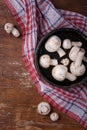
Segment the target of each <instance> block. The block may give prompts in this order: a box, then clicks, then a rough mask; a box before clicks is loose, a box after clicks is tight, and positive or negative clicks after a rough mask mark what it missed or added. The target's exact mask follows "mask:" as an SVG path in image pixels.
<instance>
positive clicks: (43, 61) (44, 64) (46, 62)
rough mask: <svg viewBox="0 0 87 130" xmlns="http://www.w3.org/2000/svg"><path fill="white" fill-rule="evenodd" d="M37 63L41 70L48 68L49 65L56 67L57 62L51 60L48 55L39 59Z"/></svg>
mask: <svg viewBox="0 0 87 130" xmlns="http://www.w3.org/2000/svg"><path fill="white" fill-rule="evenodd" d="M39 63H40V65H41V66H42V67H43V68H48V67H49V66H50V65H53V66H55V65H57V64H58V61H57V60H56V59H51V58H50V56H49V55H47V54H44V55H42V56H41V57H40V59H39Z"/></svg>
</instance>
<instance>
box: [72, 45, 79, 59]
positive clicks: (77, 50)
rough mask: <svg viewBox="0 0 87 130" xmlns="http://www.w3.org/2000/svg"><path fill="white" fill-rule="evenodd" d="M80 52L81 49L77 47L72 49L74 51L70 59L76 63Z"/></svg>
mask: <svg viewBox="0 0 87 130" xmlns="http://www.w3.org/2000/svg"><path fill="white" fill-rule="evenodd" d="M79 51H80V48H79V47H77V46H74V47H72V49H71V50H70V52H69V58H70V59H71V60H72V61H75V60H76V57H77V55H78V52H79Z"/></svg>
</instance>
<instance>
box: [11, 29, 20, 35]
mask: <svg viewBox="0 0 87 130" xmlns="http://www.w3.org/2000/svg"><path fill="white" fill-rule="evenodd" d="M12 34H13V36H15V37H19V36H20V32H19V31H18V29H16V28H13V30H12Z"/></svg>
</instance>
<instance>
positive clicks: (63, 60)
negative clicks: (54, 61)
mask: <svg viewBox="0 0 87 130" xmlns="http://www.w3.org/2000/svg"><path fill="white" fill-rule="evenodd" d="M61 63H62V64H63V65H65V66H67V65H69V59H68V58H65V59H62V60H61Z"/></svg>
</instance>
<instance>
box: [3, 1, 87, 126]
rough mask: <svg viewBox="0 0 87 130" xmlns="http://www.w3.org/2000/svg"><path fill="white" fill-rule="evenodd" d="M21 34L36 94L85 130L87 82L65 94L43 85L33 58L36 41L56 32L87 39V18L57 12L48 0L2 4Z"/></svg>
mask: <svg viewBox="0 0 87 130" xmlns="http://www.w3.org/2000/svg"><path fill="white" fill-rule="evenodd" d="M5 2H6V3H7V5H8V7H9V8H10V10H11V12H12V14H13V16H14V18H15V19H16V21H17V22H18V24H19V26H20V28H21V29H22V34H23V45H22V46H23V47H22V49H23V51H22V52H23V53H22V55H23V59H24V62H25V65H26V67H27V69H28V71H29V72H30V75H31V77H32V80H34V82H35V85H36V87H37V89H38V92H39V93H40V94H41V95H42V96H43V97H44V98H45V99H47V101H49V102H50V104H52V105H53V106H54V107H56V108H57V109H59V110H61V111H62V112H64V113H66V114H67V115H69V116H70V117H72V118H73V119H75V120H77V121H78V122H79V123H80V124H81V125H82V126H83V127H85V128H87V82H84V83H83V84H81V85H79V86H77V87H73V88H69V89H68V91H65V90H62V89H60V88H57V87H53V88H52V87H50V86H49V85H47V84H45V83H44V82H43V81H42V80H41V79H40V77H39V76H38V73H37V71H36V69H35V65H34V55H35V48H36V46H37V44H38V42H39V40H40V39H41V38H42V37H43V36H44V35H46V34H47V33H48V32H50V31H52V30H54V29H58V28H67V27H68V28H74V29H77V30H79V31H81V32H82V33H84V34H85V35H86V36H87V17H85V16H83V15H81V14H78V13H75V12H70V11H65V10H61V9H56V8H55V7H54V5H53V4H52V3H51V2H50V0H5Z"/></svg>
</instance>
